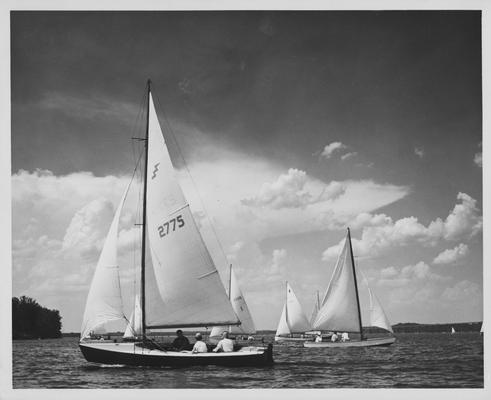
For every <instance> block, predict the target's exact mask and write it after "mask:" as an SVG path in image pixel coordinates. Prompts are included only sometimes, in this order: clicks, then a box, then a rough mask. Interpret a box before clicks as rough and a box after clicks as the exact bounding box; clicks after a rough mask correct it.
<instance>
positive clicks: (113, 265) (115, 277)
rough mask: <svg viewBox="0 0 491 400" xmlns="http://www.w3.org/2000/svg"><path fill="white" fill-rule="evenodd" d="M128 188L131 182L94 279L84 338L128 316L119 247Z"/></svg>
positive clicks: (89, 298)
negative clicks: (119, 235) (124, 299)
mask: <svg viewBox="0 0 491 400" xmlns="http://www.w3.org/2000/svg"><path fill="white" fill-rule="evenodd" d="M129 187H130V186H129V184H128V187H127V188H126V190H125V191H124V193H123V196H122V198H121V201H120V202H119V205H118V208H117V209H116V212H115V214H114V218H113V221H112V223H111V227H110V228H109V232H108V234H107V236H106V241H105V243H104V247H103V248H102V252H101V255H100V256H99V261H98V262H97V266H96V269H95V273H94V277H93V278H92V283H91V285H90V289H89V294H88V296H87V302H86V304H85V311H84V317H83V322H82V329H81V331H80V337H81V338H82V339H83V338H87V337H89V336H90V333H91V332H94V333H100V332H103V331H104V324H105V323H107V322H111V321H117V320H122V319H124V318H125V316H124V312H123V300H122V298H121V285H120V280H119V266H118V254H117V246H118V227H119V218H120V216H121V210H122V208H123V203H124V200H125V198H126V195H127V193H128V189H129Z"/></svg>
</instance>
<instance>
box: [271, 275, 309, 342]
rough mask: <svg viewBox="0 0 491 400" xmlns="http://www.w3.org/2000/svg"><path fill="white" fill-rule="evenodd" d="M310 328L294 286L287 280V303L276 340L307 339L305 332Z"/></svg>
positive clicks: (293, 340) (282, 313)
mask: <svg viewBox="0 0 491 400" xmlns="http://www.w3.org/2000/svg"><path fill="white" fill-rule="evenodd" d="M309 330H310V324H309V320H308V319H307V317H306V316H305V313H304V312H303V310H302V306H301V305H300V302H299V301H298V299H297V296H295V293H294V292H293V289H292V287H291V286H290V284H289V283H288V282H286V291H285V305H284V306H283V311H282V312H281V317H280V321H279V323H278V328H277V329H276V334H275V337H274V340H275V341H276V342H295V341H305V339H306V338H305V332H307V331H309Z"/></svg>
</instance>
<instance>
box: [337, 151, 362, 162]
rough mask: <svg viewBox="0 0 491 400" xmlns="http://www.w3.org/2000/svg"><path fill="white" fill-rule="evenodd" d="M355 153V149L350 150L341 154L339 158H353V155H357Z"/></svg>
mask: <svg viewBox="0 0 491 400" xmlns="http://www.w3.org/2000/svg"><path fill="white" fill-rule="evenodd" d="M357 155H358V152H356V151H352V152H350V153H346V154H343V155H342V156H341V160H343V161H344V160H347V159H348V158H353V157H355V156H357Z"/></svg>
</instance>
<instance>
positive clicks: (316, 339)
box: [315, 335, 322, 343]
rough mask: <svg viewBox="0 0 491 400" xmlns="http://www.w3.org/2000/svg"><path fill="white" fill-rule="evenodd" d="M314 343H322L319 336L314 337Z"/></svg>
mask: <svg viewBox="0 0 491 400" xmlns="http://www.w3.org/2000/svg"><path fill="white" fill-rule="evenodd" d="M315 342H316V343H320V342H322V336H321V335H317V336H316V337H315Z"/></svg>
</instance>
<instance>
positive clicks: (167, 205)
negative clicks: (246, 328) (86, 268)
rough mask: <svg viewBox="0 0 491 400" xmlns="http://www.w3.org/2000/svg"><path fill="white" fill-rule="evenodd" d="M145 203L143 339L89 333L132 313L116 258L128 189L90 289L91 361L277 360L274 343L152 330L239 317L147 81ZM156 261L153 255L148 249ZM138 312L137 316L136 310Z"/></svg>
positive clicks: (84, 332)
mask: <svg viewBox="0 0 491 400" xmlns="http://www.w3.org/2000/svg"><path fill="white" fill-rule="evenodd" d="M142 142H143V143H144V145H145V146H144V179H143V210H142V221H141V222H142V223H141V264H140V266H139V267H140V272H141V277H140V303H141V330H142V332H141V333H142V335H141V336H142V337H141V340H139V341H133V342H130V341H127V342H124V341H123V342H114V341H106V340H102V341H94V340H91V339H92V337H93V334H94V333H97V331H98V330H99V329H101V327H103V326H104V324H106V323H108V322H111V321H126V322H130V321H128V320H127V319H126V317H125V314H124V312H123V301H122V294H121V286H120V280H119V267H118V262H117V237H118V224H119V218H120V215H121V209H122V207H123V203H124V200H125V197H126V194H127V192H128V188H129V185H128V188H127V189H126V191H125V193H124V194H123V197H122V199H121V201H120V203H119V206H118V208H117V209H116V213H115V215H114V219H113V221H112V223H111V227H110V229H109V232H108V235H107V237H106V240H105V243H104V247H103V249H102V252H101V255H100V257H99V261H98V263H97V266H96V270H95V273H94V277H93V280H92V284H91V287H90V289H89V293H88V297H87V302H86V307H85V312H84V318H83V323H82V329H81V339H80V342H79V347H80V350H81V351H82V354H83V355H84V357H85V359H86V360H87V361H89V362H95V363H102V364H125V365H147V366H188V365H207V364H214V365H227V366H244V365H248V366H256V365H267V364H271V363H272V362H273V355H272V345H271V344H269V345H268V346H263V347H253V346H247V347H242V348H241V349H240V350H238V351H233V352H224V353H215V352H209V353H197V354H193V353H192V352H190V351H172V350H166V349H165V348H163V347H161V346H160V345H159V344H158V343H155V342H154V341H153V340H152V339H151V337H150V336H148V335H147V330H150V329H168V328H181V329H184V328H190V327H207V326H229V325H238V324H240V323H241V321H240V320H239V318H238V317H237V315H236V313H235V312H234V310H233V307H232V304H231V302H230V301H229V299H228V296H227V294H226V291H225V288H224V286H223V284H222V281H221V279H220V276H219V274H218V271H217V269H216V267H215V263H214V261H213V259H212V257H211V255H210V253H209V250H208V248H207V247H206V244H205V242H204V240H203V238H202V237H201V234H200V231H199V229H198V226H197V224H196V221H195V220H194V217H193V214H192V212H191V209H190V206H189V204H188V202H187V200H186V198H185V196H184V193H183V191H182V189H181V187H180V185H179V183H178V181H177V179H176V176H175V175H176V173H175V170H174V167H173V164H172V161H171V158H170V155H169V152H168V149H167V145H166V143H165V140H164V136H163V133H162V130H161V127H160V124H159V120H158V117H157V113H156V110H155V106H154V103H153V98H152V93H151V82H150V80H149V81H148V83H147V88H146V129H145V138H144V139H143V140H142ZM147 247H148V249H149V250H150V255H151V262H147V257H146V249H147ZM134 318H137V315H136V313H134Z"/></svg>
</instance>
